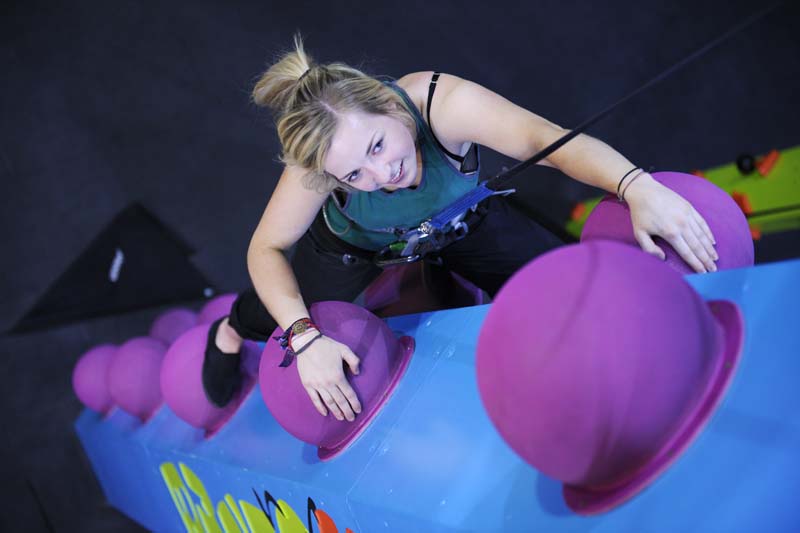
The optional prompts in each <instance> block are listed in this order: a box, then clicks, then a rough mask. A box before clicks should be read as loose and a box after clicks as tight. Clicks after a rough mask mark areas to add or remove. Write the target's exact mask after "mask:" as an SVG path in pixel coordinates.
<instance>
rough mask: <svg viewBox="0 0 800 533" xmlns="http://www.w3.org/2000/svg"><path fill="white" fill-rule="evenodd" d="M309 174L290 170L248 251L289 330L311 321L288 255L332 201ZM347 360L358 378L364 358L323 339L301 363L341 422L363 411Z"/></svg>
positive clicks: (252, 268)
mask: <svg viewBox="0 0 800 533" xmlns="http://www.w3.org/2000/svg"><path fill="white" fill-rule="evenodd" d="M304 172H305V171H304V170H303V169H299V168H297V167H286V169H285V170H284V172H283V174H282V175H281V177H280V179H279V180H278V185H277V186H276V187H275V191H274V192H273V193H272V197H271V198H270V200H269V203H268V204H267V207H266V209H265V210H264V214H263V215H262V216H261V220H260V222H259V223H258V226H257V227H256V230H255V232H254V233H253V237H252V239H251V240H250V247H249V248H248V251H247V267H248V270H249V272H250V278H251V279H252V281H253V286H254V287H255V290H256V293H258V296H259V298H260V299H261V301H262V302H263V303H264V305H265V307H266V308H267V311H268V312H269V314H270V315H271V316H272V317H273V318H274V319H275V321H276V322H277V323H278V325H279V326H280V327H281V328H282V329H284V330H285V329H286V328H288V327H289V326H290V325H291V324H292V323H293V322H294V321H295V320H297V319H299V318H304V317H310V316H311V315H310V314H309V312H308V309H307V308H306V305H305V302H304V301H303V297H302V295H301V294H300V289H299V287H298V284H297V278H296V277H295V275H294V272H293V271H292V268H291V266H290V264H289V261H288V260H287V259H286V255H285V253H286V251H287V250H288V249H289V248H291V246H292V245H294V244H295V243H296V242H297V241H298V240H299V239H300V237H302V236H303V234H304V233H305V232H306V230H308V228H309V227H310V226H311V223H312V222H313V221H314V217H315V216H316V215H317V213H318V212H319V210H320V208H321V207H322V205H323V203H324V202H325V199H326V198H327V197H328V195H327V194H326V193H322V192H319V191H315V190H309V189H307V188H306V187H305V186H304V185H303V183H302V178H303V174H304ZM314 335H315V334H313V332H312V333H309V334H305V335H303V336H300V337H296V338H295V340H294V342H293V347H294V348H295V349H300V348H302V346H303V344H304V343H305V342H308V341H309V340H310V339H311V338H313V337H314ZM342 360H344V361H345V362H346V363H347V364H348V365H349V367H350V370H351V371H352V372H353V373H354V374H357V373H358V362H359V359H358V357H357V356H356V355H355V354H354V353H353V352H352V351H351V350H350V348H349V347H347V346H345V345H344V344H341V343H339V342H336V341H334V340H333V339H329V338H327V337H322V338H320V339H319V340H317V341H316V342H314V344H313V345H311V346H309V347H308V349H307V350H305V351H304V352H303V353H302V354H300V355H299V356H298V357H297V361H296V363H297V369H298V372H299V373H300V380H301V381H302V383H303V386H304V387H305V388H306V392H307V393H308V395H309V397H310V398H311V401H312V402H313V403H314V406H315V407H316V408H317V411H319V412H320V414H321V415H323V416H324V415H326V414H327V410H326V409H325V406H326V405H327V407H328V409H330V410H331V412H332V413H333V415H334V416H335V417H336V418H337V419H339V420H342V419H347V420H353V419H354V418H355V414H356V413H359V412H361V404H360V403H359V401H358V397H357V396H356V394H355V391H353V389H352V387H351V386H350V384H349V383H348V381H347V378H346V377H345V375H344V370H343V367H342Z"/></svg>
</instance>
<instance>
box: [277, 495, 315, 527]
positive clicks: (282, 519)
mask: <svg viewBox="0 0 800 533" xmlns="http://www.w3.org/2000/svg"><path fill="white" fill-rule="evenodd" d="M278 509H280V510H281V511H282V512H278V513H275V514H276V515H277V517H276V518H277V519H278V531H280V532H281V533H308V530H307V529H306V526H305V525H304V524H303V521H302V520H300V518H299V517H298V516H297V513H295V512H294V509H292V508H291V507H290V506H289V504H288V503H286V502H285V501H283V500H278Z"/></svg>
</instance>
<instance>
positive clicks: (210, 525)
mask: <svg viewBox="0 0 800 533" xmlns="http://www.w3.org/2000/svg"><path fill="white" fill-rule="evenodd" d="M178 467H179V468H180V470H181V475H182V476H183V479H184V481H185V482H186V485H187V486H188V487H189V490H191V491H192V492H194V493H195V495H196V496H197V497H198V498H200V506H199V507H198V506H197V505H195V506H194V508H195V510H196V511H197V514H198V515H199V516H200V521H201V522H202V523H203V529H204V530H205V532H206V533H222V529H220V527H219V524H218V523H217V518H216V516H215V513H214V504H213V503H211V498H209V497H208V492H206V487H205V485H203V482H202V481H200V478H199V477H197V474H195V473H194V472H192V469H191V468H189V467H188V466H186V465H185V464H183V463H178Z"/></svg>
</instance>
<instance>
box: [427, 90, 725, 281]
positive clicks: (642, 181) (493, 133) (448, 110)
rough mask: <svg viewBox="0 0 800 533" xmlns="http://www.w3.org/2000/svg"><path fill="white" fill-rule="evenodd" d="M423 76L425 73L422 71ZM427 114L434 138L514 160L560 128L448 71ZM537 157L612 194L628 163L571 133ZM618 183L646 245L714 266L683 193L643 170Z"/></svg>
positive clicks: (702, 268)
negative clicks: (670, 249) (663, 247)
mask: <svg viewBox="0 0 800 533" xmlns="http://www.w3.org/2000/svg"><path fill="white" fill-rule="evenodd" d="M428 79H429V78H428ZM431 111H432V118H431V121H432V122H433V124H434V125H435V130H436V131H435V133H436V135H437V136H438V137H439V138H440V139H446V140H447V141H448V142H450V143H451V144H453V145H456V146H458V145H460V143H463V142H477V143H478V144H482V145H484V146H487V147H489V148H491V149H493V150H496V151H498V152H500V153H503V154H505V155H507V156H509V157H513V158H515V159H517V160H520V161H522V160H525V159H528V158H529V157H531V156H533V155H534V154H536V153H537V152H539V151H540V150H542V149H543V148H545V147H547V146H548V145H549V144H551V143H553V142H555V141H556V140H558V139H559V138H561V137H562V136H563V135H565V134H566V133H567V131H568V130H565V129H563V128H561V127H559V126H557V125H556V124H553V123H552V122H549V121H548V120H545V119H544V118H542V117H540V116H538V115H536V114H534V113H531V112H530V111H528V110H526V109H524V108H522V107H519V106H517V105H515V104H513V103H512V102H510V101H509V100H507V99H505V98H503V97H502V96H500V95H498V94H497V93H494V92H492V91H490V90H488V89H486V88H484V87H482V86H480V85H478V84H476V83H473V82H470V81H467V80H463V79H461V78H458V77H455V76H449V75H442V76H441V77H440V78H439V82H438V87H437V92H436V97H435V100H434V105H433V106H432V109H431ZM542 164H545V165H548V166H553V167H556V168H558V169H559V170H561V171H562V172H564V173H565V174H567V175H569V176H571V177H572V178H574V179H576V180H578V181H580V182H583V183H586V184H588V185H592V186H595V187H599V188H601V189H603V190H605V191H608V192H611V193H616V192H617V185H618V183H619V181H620V179H621V178H622V177H623V176H624V175H625V174H626V173H627V172H628V171H630V170H631V169H633V168H635V165H634V164H633V163H631V162H630V161H628V159H626V158H625V157H624V156H623V155H622V154H620V153H619V152H617V151H616V150H614V149H613V148H611V147H610V146H609V145H607V144H606V143H604V142H602V141H600V140H598V139H594V138H592V137H590V136H588V135H584V134H581V135H578V136H577V137H575V138H574V139H572V140H571V141H569V142H568V143H566V144H565V145H564V146H562V147H561V148H559V149H558V150H556V151H555V152H553V153H552V154H551V155H550V156H549V157H548V158H547V159H546V160H545V161H543V162H542ZM635 175H636V172H634V173H632V174H631V175H630V177H628V178H627V179H626V180H625V183H623V188H625V187H626V185H629V187H628V188H627V190H626V191H625V201H626V202H627V203H628V205H629V207H630V212H631V222H632V224H633V231H634V235H635V237H636V240H637V241H638V243H639V245H640V246H641V247H642V249H643V250H644V251H645V252H648V253H651V254H653V255H655V256H657V257H660V258H661V259H664V257H665V254H664V252H663V250H661V248H659V247H658V246H657V245H656V244H655V243H654V242H653V239H652V236H659V237H662V238H663V239H665V240H666V241H667V242H669V244H670V245H672V247H673V248H674V249H675V250H676V251H677V252H678V253H679V254H680V256H681V257H682V258H683V259H684V260H685V261H686V262H687V263H688V264H689V265H690V266H691V267H692V268H694V269H695V270H696V271H697V272H706V271H715V270H716V269H717V267H716V265H715V264H714V261H715V260H717V259H718V256H717V253H716V251H715V250H714V244H715V242H714V236H713V234H712V233H711V230H710V229H709V227H708V224H706V221H705V220H703V217H702V216H701V215H700V214H699V213H698V212H697V211H696V210H695V209H694V207H692V205H691V204H690V203H689V202H687V201H686V200H685V199H684V198H683V197H681V196H680V195H678V194H677V193H675V192H673V191H672V190H670V189H668V188H667V187H665V186H663V185H661V184H660V183H658V182H657V181H656V180H655V179H653V177H652V176H651V175H650V174H648V173H646V172H645V173H643V174H641V175H639V176H638V177H637V178H636V179H635V180H634V181H630V180H631V178H632V177H633V176H635Z"/></svg>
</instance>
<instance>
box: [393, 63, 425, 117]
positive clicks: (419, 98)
mask: <svg viewBox="0 0 800 533" xmlns="http://www.w3.org/2000/svg"><path fill="white" fill-rule="evenodd" d="M432 77H433V71H432V70H424V71H420V72H411V73H410V74H406V75H405V76H403V77H402V78H398V80H397V81H396V82H395V84H396V85H397V86H398V87H400V88H401V89H403V90H404V91H405V92H406V94H407V95H408V96H409V98H411V101H412V102H414V105H416V106H417V109H419V111H420V112H423V111H424V109H425V102H426V100H427V98H428V86H429V85H430V83H431V78H432Z"/></svg>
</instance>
